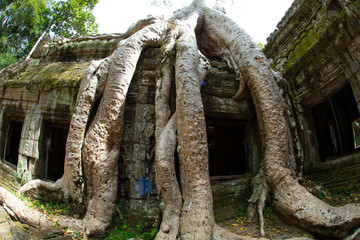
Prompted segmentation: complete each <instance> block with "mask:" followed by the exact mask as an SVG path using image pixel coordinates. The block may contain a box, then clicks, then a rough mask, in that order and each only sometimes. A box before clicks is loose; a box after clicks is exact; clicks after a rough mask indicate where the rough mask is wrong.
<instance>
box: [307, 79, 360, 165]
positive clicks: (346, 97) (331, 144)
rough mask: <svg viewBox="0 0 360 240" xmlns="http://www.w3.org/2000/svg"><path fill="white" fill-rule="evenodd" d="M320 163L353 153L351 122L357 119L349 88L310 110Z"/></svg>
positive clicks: (357, 114)
mask: <svg viewBox="0 0 360 240" xmlns="http://www.w3.org/2000/svg"><path fill="white" fill-rule="evenodd" d="M312 115H313V119H314V125H315V131H316V136H317V140H318V147H319V155H320V159H321V161H326V160H329V159H331V158H332V157H335V156H339V155H344V154H350V153H352V152H354V151H355V147H354V136H353V131H352V122H353V121H354V120H356V119H357V118H358V117H359V111H358V108H357V103H356V100H355V97H354V94H353V92H352V89H351V86H350V85H349V86H347V87H345V88H344V89H343V90H341V91H339V92H338V93H336V94H335V95H333V96H331V97H330V98H329V99H328V100H327V101H325V102H323V103H321V104H319V105H317V106H315V107H314V108H313V109H312Z"/></svg>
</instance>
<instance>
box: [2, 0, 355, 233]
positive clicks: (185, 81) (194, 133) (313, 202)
mask: <svg viewBox="0 0 360 240" xmlns="http://www.w3.org/2000/svg"><path fill="white" fill-rule="evenodd" d="M149 24H150V25H149ZM127 37H128V38H127V39H125V40H123V41H121V42H120V43H119V46H118V48H117V50H116V51H115V52H114V53H113V55H112V56H111V57H110V58H108V59H107V60H104V61H103V62H94V63H92V66H91V67H90V68H89V69H88V71H87V72H86V74H85V76H84V78H83V80H82V85H81V88H80V91H79V97H78V101H77V107H76V109H75V112H74V116H73V119H72V122H71V126H70V131H69V136H68V140H67V150H66V151H67V152H66V163H65V173H64V176H63V178H62V179H60V180H59V181H58V182H57V183H53V184H47V183H44V182H42V181H37V182H36V181H35V182H30V183H29V184H27V185H25V186H24V187H23V188H22V189H21V191H20V192H22V193H31V194H32V195H36V194H39V193H40V194H41V192H46V191H48V192H55V195H54V198H68V197H69V198H70V199H72V200H74V201H75V202H77V203H86V204H83V206H85V207H86V215H85V218H84V220H83V221H81V222H80V223H79V224H80V225H81V226H83V227H84V226H85V229H86V233H87V235H89V236H91V235H98V234H101V233H103V232H104V231H105V229H106V227H108V226H109V224H110V222H111V219H112V216H113V213H114V211H115V201H116V193H117V185H118V183H117V178H118V176H117V169H118V167H117V161H118V157H119V149H120V142H121V136H122V130H123V114H124V108H125V98H126V94H127V90H128V87H129V84H130V82H131V79H132V77H133V74H134V71H135V68H136V64H137V61H138V58H139V56H140V54H141V52H142V50H143V49H145V48H146V47H150V46H152V47H160V46H164V49H165V51H164V56H165V58H164V61H165V64H164V66H163V69H162V72H163V76H162V79H160V80H159V81H158V83H157V87H158V89H157V93H156V100H155V101H156V103H155V109H156V131H155V132H156V134H155V135H156V136H155V138H156V146H155V148H156V160H155V169H156V181H157V187H158V190H159V191H160V192H161V194H162V195H163V198H164V201H165V208H164V211H163V221H162V223H161V227H160V231H159V234H158V235H157V239H176V238H177V237H178V236H179V235H180V237H181V239H244V238H243V237H240V236H237V235H235V234H232V233H229V232H227V231H226V230H224V229H221V228H220V227H218V226H217V225H216V224H215V221H214V214H213V202H212V192H211V186H210V177H209V169H208V145H207V136H206V123H205V115H204V107H203V104H202V99H201V93H200V88H201V80H202V79H203V78H204V76H205V75H206V69H207V68H208V67H207V65H208V64H207V63H206V62H207V61H206V60H203V59H204V56H202V54H203V55H205V56H207V57H209V56H219V57H222V58H224V59H225V60H226V61H227V62H228V63H229V64H231V65H232V67H234V69H235V70H236V72H237V73H238V75H239V78H240V80H241V84H240V89H239V92H238V93H237V94H236V96H234V97H235V98H236V99H238V98H241V96H242V95H243V92H244V89H245V83H246V84H247V86H248V88H249V90H250V92H251V96H252V99H253V102H254V106H255V110H256V115H257V119H258V124H259V128H260V129H261V134H262V136H261V138H262V144H263V148H264V157H263V163H262V165H263V169H262V170H263V174H261V172H260V174H259V175H258V178H259V179H258V181H254V182H255V183H258V184H259V185H260V186H255V187H254V189H258V190H259V191H258V192H257V193H256V194H255V195H253V198H252V200H253V202H252V203H253V205H254V206H255V208H257V210H258V215H259V216H260V223H261V221H262V211H263V208H264V204H265V200H266V198H267V196H268V191H272V192H273V195H274V199H273V207H274V210H275V211H276V212H278V214H279V215H281V216H282V217H283V218H285V219H286V220H288V221H290V222H292V223H294V224H297V225H299V226H301V227H303V228H306V229H307V230H309V231H310V232H313V233H316V234H320V235H324V236H331V237H343V236H345V235H346V234H348V233H349V232H350V231H351V230H352V229H354V228H355V227H356V226H358V225H359V224H360V211H359V205H348V206H344V207H340V208H336V207H331V206H329V205H327V204H325V203H323V202H322V201H321V200H319V199H317V198H315V197H314V196H312V195H311V194H310V193H309V192H307V191H306V190H305V188H303V187H301V186H300V185H299V183H298V182H297V181H296V180H295V179H293V177H292V175H293V172H294V169H296V167H295V166H294V164H295V161H294V158H293V156H292V155H293V151H292V149H291V148H292V147H293V146H292V144H290V143H291V136H290V130H289V124H288V123H287V117H286V115H285V114H286V113H285V112H286V110H287V106H286V104H285V101H284V99H283V98H282V96H281V94H280V89H279V87H278V85H277V82H276V79H275V77H274V75H276V73H274V72H273V70H272V69H271V67H270V65H269V64H268V62H267V60H266V58H265V56H264V55H263V53H262V52H261V51H260V50H259V49H258V47H257V45H256V44H255V43H254V42H253V41H252V40H251V38H250V37H249V36H248V35H247V34H246V33H245V32H244V31H243V30H242V29H241V28H240V27H239V26H238V25H237V24H236V23H234V22H233V21H231V20H230V19H229V18H227V17H226V16H225V15H224V14H222V13H220V12H218V11H216V10H213V9H211V8H208V7H207V5H206V3H205V1H204V0H194V2H193V3H192V4H191V5H189V6H188V7H185V8H183V9H181V10H180V11H177V12H175V14H174V15H173V16H172V18H171V19H170V20H168V21H155V20H154V19H153V18H148V20H145V21H143V22H139V23H138V24H136V25H135V26H134V27H132V28H130V30H129V33H128V35H127ZM199 49H200V51H201V53H199ZM172 51H176V57H175V59H174V61H175V63H174V64H175V84H176V111H175V113H171V111H170V107H169V98H170V86H171V84H173V81H172V79H173V76H172V71H171V70H170V68H172V65H173V63H172V61H173V58H172V57H171V55H172V54H171V52H172ZM109 64H111V65H110V66H109V67H107V66H108V65H109ZM99 73H102V74H99ZM98 76H100V77H99V78H98ZM104 86H105V87H104ZM97 92H98V93H97ZM100 98H101V102H100V105H99V108H98V110H97V113H96V116H95V118H94V120H93V122H92V123H91V124H90V123H88V119H89V116H90V115H91V114H90V113H91V109H92V108H93V107H94V104H95V101H96V100H97V99H100ZM171 114H172V116H171ZM170 116H171V118H170ZM89 124H90V126H89V129H88V130H87V131H86V132H85V129H86V127H87V126H88V125H89ZM176 144H177V152H178V155H179V158H180V159H179V162H180V183H181V192H180V187H179V183H178V182H177V179H176V174H175V163H174V162H175V161H174V154H175V151H176V149H175V148H176ZM288 166H291V169H289V168H288ZM31 184H33V185H31ZM84 184H85V185H86V191H85V189H84ZM43 188H44V189H46V190H44V189H43ZM0 190H1V189H0ZM85 193H86V195H85ZM56 194H58V195H56ZM1 197H2V198H1ZM8 198H10V197H8V193H7V192H6V191H3V190H1V191H0V202H1V201H2V202H5V201H7V200H1V199H8ZM84 198H85V199H84ZM6 204H7V203H6ZM7 205H8V207H9V208H10V209H13V208H14V210H12V211H14V213H15V212H16V213H19V214H16V215H17V216H18V215H19V218H21V219H23V220H24V221H31V220H29V216H27V215H26V214H27V213H26V212H25V211H22V210H19V211H16V206H14V205H11V204H10V205H9V204H7ZM23 215H24V216H23ZM44 224H45V225H46V224H47V223H44ZM74 226H77V225H76V224H74ZM261 235H264V233H263V232H261Z"/></svg>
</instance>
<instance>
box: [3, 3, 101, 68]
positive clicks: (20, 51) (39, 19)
mask: <svg viewBox="0 0 360 240" xmlns="http://www.w3.org/2000/svg"><path fill="white" fill-rule="evenodd" d="M97 2H98V0H68V1H61V0H60V1H54V0H14V1H10V0H4V1H3V0H2V1H1V3H0V21H1V23H2V24H0V69H1V68H4V67H6V66H8V65H10V64H12V63H14V62H16V61H19V60H22V59H24V58H25V56H26V55H27V54H28V53H29V52H30V50H31V49H32V47H33V46H34V44H35V43H36V42H37V40H38V39H39V37H40V36H44V35H42V34H43V33H47V32H51V33H52V35H55V36H64V37H72V36H77V35H91V34H95V33H97V27H98V26H97V24H96V23H95V16H94V15H93V13H92V11H93V9H94V7H95V5H96V3H97Z"/></svg>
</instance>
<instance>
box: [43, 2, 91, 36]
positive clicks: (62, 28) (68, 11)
mask: <svg viewBox="0 0 360 240" xmlns="http://www.w3.org/2000/svg"><path fill="white" fill-rule="evenodd" d="M97 3H98V0H68V1H58V2H51V5H50V11H51V12H52V17H51V22H52V23H53V25H52V27H51V31H52V32H53V33H55V34H56V35H59V36H64V37H72V36H76V35H92V34H96V33H97V27H98V26H97V24H96V23H95V16H94V15H93V14H92V10H93V9H94V7H95V5H96V4H97Z"/></svg>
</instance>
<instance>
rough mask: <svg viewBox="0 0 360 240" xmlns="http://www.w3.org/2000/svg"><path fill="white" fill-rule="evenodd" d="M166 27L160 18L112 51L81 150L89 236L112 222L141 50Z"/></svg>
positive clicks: (157, 39)
mask: <svg viewBox="0 0 360 240" xmlns="http://www.w3.org/2000/svg"><path fill="white" fill-rule="evenodd" d="M166 26H167V25H166V22H162V21H161V22H158V23H154V24H152V25H150V26H147V27H145V28H143V29H141V30H140V31H139V32H136V33H134V34H133V35H131V37H130V38H128V39H126V40H123V41H121V42H120V43H119V46H118V48H117V49H116V50H115V52H114V53H113V61H112V64H111V67H110V69H109V74H108V77H107V83H106V86H105V89H104V95H103V98H102V100H101V102H100V105H99V108H98V111H97V113H96V116H95V119H94V121H93V122H92V124H91V125H90V127H89V130H88V131H87V133H86V137H85V142H84V147H83V149H82V157H83V164H84V176H85V177H86V186H87V195H88V206H87V212H86V215H85V219H84V220H85V224H86V234H87V235H88V236H91V235H99V234H102V233H104V231H105V229H106V228H107V227H108V226H109V225H110V222H111V219H112V216H113V213H114V211H115V201H116V193H117V180H118V176H117V175H118V158H119V153H120V142H121V137H122V131H123V115H124V109H125V99H126V95H127V91H128V88H129V85H130V82H131V79H132V77H133V75H134V72H135V68H136V65H137V61H138V59H139V57H140V54H141V51H142V50H143V49H144V48H145V47H148V46H159V45H160V44H161V42H162V41H163V40H164V37H165V33H166Z"/></svg>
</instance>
